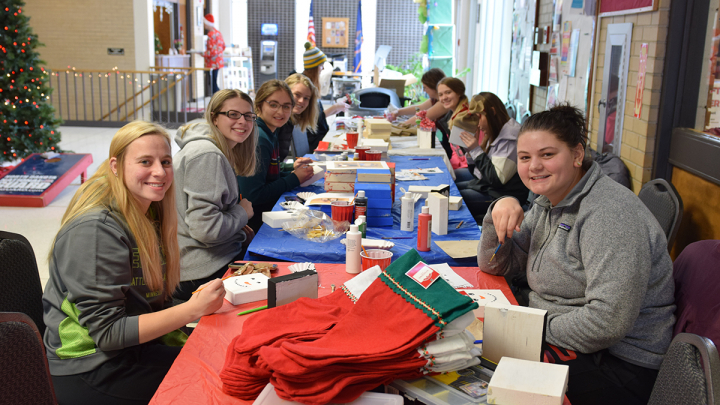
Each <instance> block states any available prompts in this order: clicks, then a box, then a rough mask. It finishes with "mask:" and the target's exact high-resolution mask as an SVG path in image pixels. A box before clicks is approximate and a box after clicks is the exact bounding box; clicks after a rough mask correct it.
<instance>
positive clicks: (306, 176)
mask: <svg viewBox="0 0 720 405" xmlns="http://www.w3.org/2000/svg"><path fill="white" fill-rule="evenodd" d="M293 173H295V175H296V176H297V178H298V180H300V184H302V183H305V182H306V181H308V180H310V178H311V177H312V176H313V174H314V173H315V171H314V170H313V167H312V166H310V165H302V166H298V167H297V168H296V169H295V170H294V171H293Z"/></svg>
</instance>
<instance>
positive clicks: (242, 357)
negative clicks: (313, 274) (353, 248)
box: [220, 250, 477, 405]
mask: <svg viewBox="0 0 720 405" xmlns="http://www.w3.org/2000/svg"><path fill="white" fill-rule="evenodd" d="M420 261H421V258H420V256H419V255H418V253H417V252H416V251H415V250H411V251H409V252H408V253H406V254H405V255H403V256H402V257H400V258H399V259H398V260H397V261H395V262H394V263H393V264H391V265H390V266H389V267H388V268H387V269H386V270H385V271H383V272H379V271H378V270H374V273H373V272H369V271H365V272H363V273H361V274H360V275H359V276H357V277H355V278H354V279H352V280H350V281H349V282H348V283H346V284H344V285H343V286H342V288H341V289H339V290H337V291H335V292H334V293H332V294H330V295H328V296H326V297H323V298H319V299H316V300H310V299H300V300H298V301H295V302H293V303H291V304H287V305H284V306H281V307H277V308H273V309H271V310H267V311H263V312H261V313H258V314H256V315H254V316H253V317H252V318H251V319H248V321H247V322H246V323H245V325H244V326H243V333H242V334H241V335H239V336H237V337H235V339H233V342H232V343H231V344H230V346H229V347H228V353H227V356H226V359H225V365H224V367H223V370H222V372H221V373H220V378H221V380H222V381H223V391H224V392H225V393H227V394H229V395H233V396H236V397H239V398H241V399H245V400H251V399H254V398H256V397H257V395H258V394H259V393H260V391H262V389H263V388H264V387H265V385H266V384H267V382H268V381H270V382H271V383H272V384H273V386H274V387H275V390H276V392H277V394H278V396H279V397H281V398H283V399H286V400H291V401H298V402H302V403H304V404H313V405H314V404H318V405H320V404H326V403H329V402H335V403H346V402H351V401H353V400H355V399H357V397H359V396H360V394H362V393H363V392H365V391H367V390H368V389H371V388H374V387H376V386H378V385H381V384H387V383H390V382H391V381H393V380H395V379H398V378H401V379H410V378H417V377H420V376H422V375H424V374H426V373H429V372H433V371H435V367H436V366H437V363H436V362H435V361H434V357H433V353H441V352H442V353H443V358H445V359H448V361H450V360H452V363H446V365H447V364H453V365H455V364H462V365H464V366H465V367H466V366H467V365H468V364H472V363H471V362H472V361H473V360H468V361H465V360H458V359H459V357H458V354H460V356H461V357H463V358H465V357H468V358H469V357H472V355H469V354H467V353H469V352H470V348H473V349H474V346H473V345H472V339H471V338H470V339H469V341H470V342H471V343H470V344H467V341H468V339H467V338H463V337H462V336H458V337H460V339H458V338H457V337H455V338H454V339H455V340H456V341H458V342H461V343H459V345H457V344H453V345H452V346H453V349H452V350H451V351H449V352H448V351H446V350H445V348H446V347H448V344H446V343H442V342H440V340H438V339H440V338H443V337H447V338H449V336H443V331H444V330H445V331H446V332H447V333H445V334H452V335H458V334H462V333H463V332H462V331H463V330H464V329H465V327H466V326H467V325H469V324H470V323H471V322H472V321H473V320H474V317H473V315H472V312H471V311H472V310H473V309H475V308H477V304H476V303H474V302H473V301H472V300H471V299H470V298H468V297H466V296H463V295H461V294H459V293H458V292H457V291H455V290H454V289H453V288H452V287H451V286H450V285H448V284H447V283H446V282H445V281H444V280H443V279H442V278H438V279H437V280H435V282H434V283H432V284H431V285H430V286H429V287H428V288H427V289H426V288H425V287H423V286H422V285H420V284H419V283H418V282H416V281H414V280H413V279H411V278H410V277H408V276H407V275H406V274H405V273H406V272H407V271H408V270H409V269H411V268H412V267H413V266H415V264H417V263H418V262H420ZM378 273H379V276H377V274H378ZM373 279H374V280H373ZM360 295H361V296H362V298H360ZM463 339H464V340H463ZM428 347H430V350H428ZM445 354H450V355H447V356H446V355H445ZM441 368H443V367H441ZM459 368H464V367H458V369H459Z"/></svg>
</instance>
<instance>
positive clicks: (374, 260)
mask: <svg viewBox="0 0 720 405" xmlns="http://www.w3.org/2000/svg"><path fill="white" fill-rule="evenodd" d="M365 252H367V254H365ZM392 256H393V254H392V252H391V251H389V250H382V249H367V250H363V251H362V252H360V258H361V259H362V266H361V267H362V271H365V270H367V269H369V268H370V267H373V266H376V265H377V266H380V270H385V269H386V268H387V266H389V265H390V262H391V261H392Z"/></svg>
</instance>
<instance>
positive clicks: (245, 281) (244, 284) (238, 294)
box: [223, 273, 269, 305]
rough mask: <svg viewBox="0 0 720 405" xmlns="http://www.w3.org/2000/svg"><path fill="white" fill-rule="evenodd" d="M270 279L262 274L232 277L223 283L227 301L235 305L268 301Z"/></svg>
mask: <svg viewBox="0 0 720 405" xmlns="http://www.w3.org/2000/svg"><path fill="white" fill-rule="evenodd" d="M268 280H269V279H268V277H267V276H266V275H264V274H261V273H253V274H246V275H244V276H237V277H230V278H229V279H227V280H225V281H223V285H224V286H225V299H226V300H228V301H230V303H231V304H233V305H239V304H244V303H246V302H254V301H261V300H266V299H267V288H268Z"/></svg>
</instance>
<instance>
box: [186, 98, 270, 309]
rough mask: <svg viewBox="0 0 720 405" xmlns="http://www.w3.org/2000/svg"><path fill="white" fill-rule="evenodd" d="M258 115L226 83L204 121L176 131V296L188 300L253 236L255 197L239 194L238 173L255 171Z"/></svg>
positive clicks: (219, 273) (236, 256) (249, 102)
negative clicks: (178, 262)
mask: <svg viewBox="0 0 720 405" xmlns="http://www.w3.org/2000/svg"><path fill="white" fill-rule="evenodd" d="M256 117H257V116H256V115H255V113H254V111H253V106H252V99H251V98H250V97H249V96H248V95H247V94H245V93H243V92H241V91H239V90H233V89H226V90H221V91H219V92H217V93H215V95H213V97H212V99H211V100H210V103H209V104H208V107H207V109H206V110H205V117H204V118H205V120H204V121H200V122H191V123H188V124H187V125H185V126H183V127H181V128H180V129H178V131H177V135H176V136H175V142H177V144H178V145H179V146H180V148H181V150H180V152H178V153H177V154H176V155H175V156H174V159H173V167H174V169H175V195H176V201H177V213H178V244H179V245H180V286H179V288H178V290H177V292H176V293H175V294H174V296H175V298H178V299H181V300H187V299H189V298H190V296H191V294H192V292H193V291H195V290H196V289H197V287H198V286H200V285H202V284H204V283H205V282H207V281H209V280H213V279H215V278H219V277H222V276H223V274H224V273H225V271H226V270H227V265H228V264H229V263H231V262H233V261H235V260H240V259H242V254H243V253H244V250H245V248H246V247H247V245H248V244H249V243H250V241H251V240H252V238H253V236H255V234H254V233H253V231H252V229H250V227H248V226H247V223H248V220H250V218H252V217H253V208H252V203H251V202H250V201H248V200H245V199H243V198H242V196H241V195H240V193H239V191H238V184H237V180H236V176H251V175H253V174H254V173H255V167H256V157H255V147H256V145H257V127H256V125H255V119H256Z"/></svg>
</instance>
